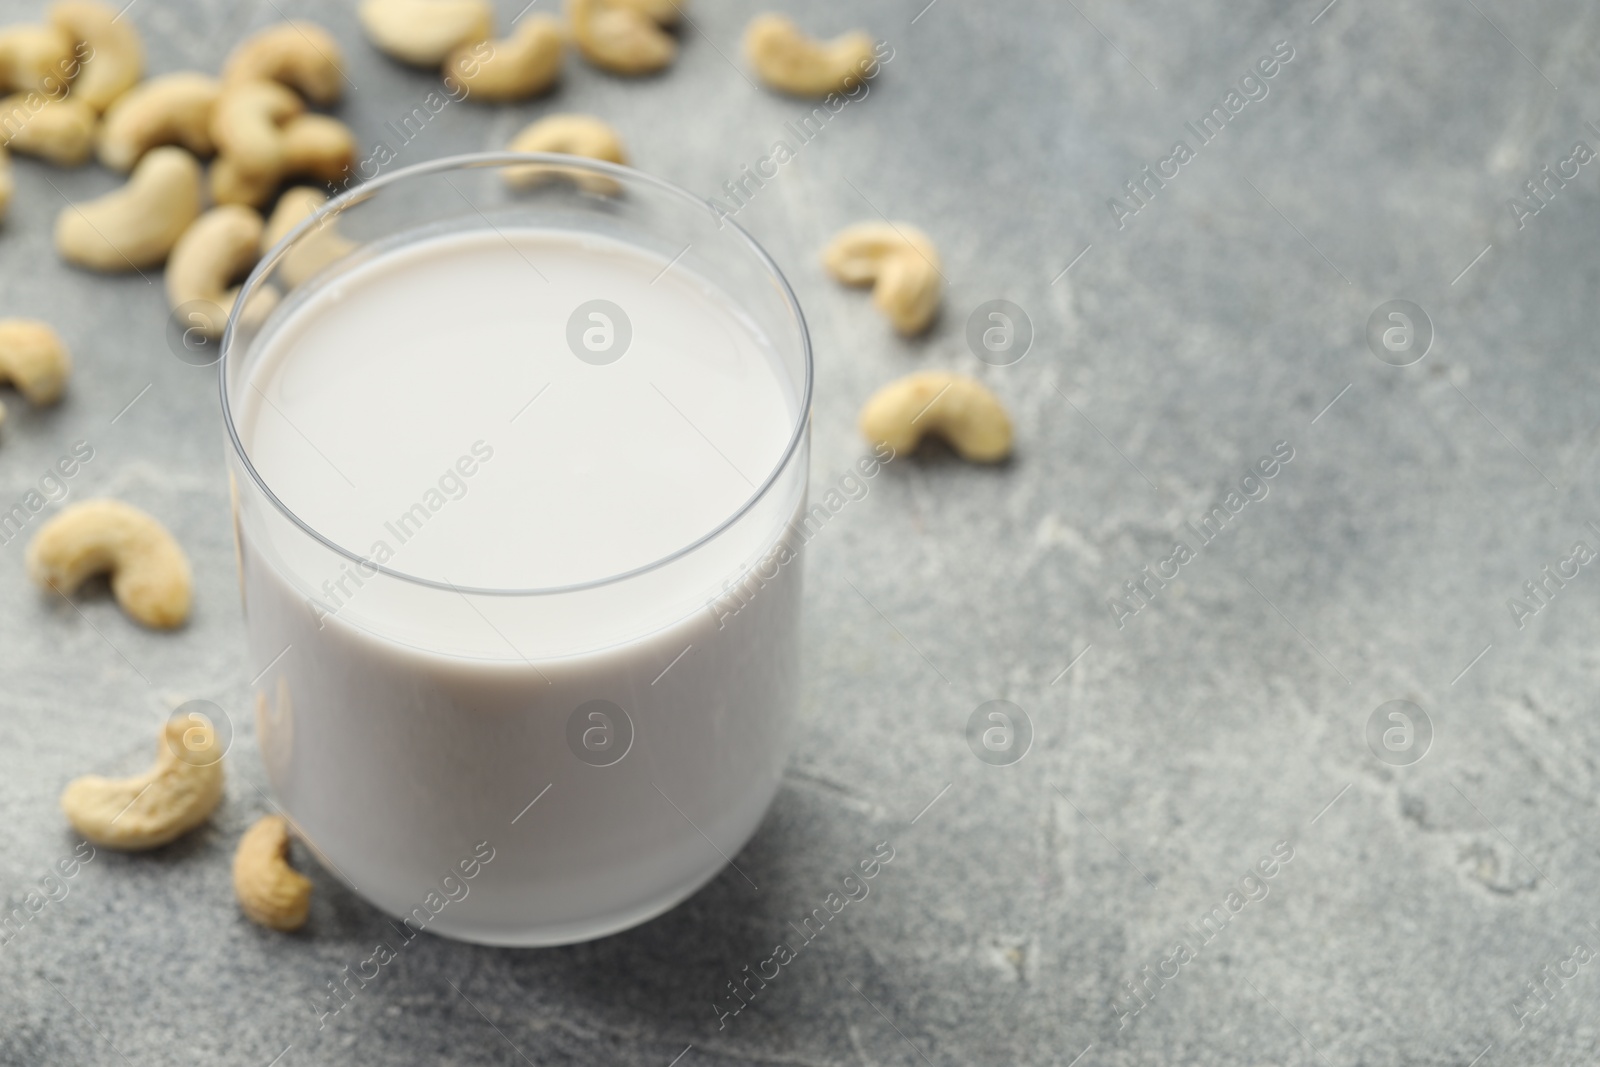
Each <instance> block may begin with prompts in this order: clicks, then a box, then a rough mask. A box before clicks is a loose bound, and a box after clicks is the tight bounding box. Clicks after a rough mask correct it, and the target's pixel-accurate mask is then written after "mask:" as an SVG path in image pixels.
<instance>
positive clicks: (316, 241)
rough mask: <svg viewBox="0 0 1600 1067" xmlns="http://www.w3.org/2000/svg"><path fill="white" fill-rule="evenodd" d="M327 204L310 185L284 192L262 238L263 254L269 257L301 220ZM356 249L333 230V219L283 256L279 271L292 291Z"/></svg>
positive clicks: (310, 231)
mask: <svg viewBox="0 0 1600 1067" xmlns="http://www.w3.org/2000/svg"><path fill="white" fill-rule="evenodd" d="M327 202H328V198H327V196H326V195H324V194H323V192H322V191H321V190H320V189H313V188H311V187H310V186H309V185H301V186H296V187H295V188H293V189H290V190H288V191H287V192H285V193H284V194H283V195H282V196H280V197H279V198H278V206H277V207H276V208H275V209H273V212H272V218H271V219H270V220H268V222H267V228H266V232H265V233H263V234H262V236H261V254H262V255H266V254H267V252H268V251H270V250H271V249H272V248H273V247H274V246H276V245H277V243H278V242H279V241H281V240H283V239H284V238H285V237H287V236H289V231H290V230H292V229H294V228H295V227H296V226H298V225H299V224H300V222H301V220H303V219H304V218H305V217H306V216H307V215H310V214H311V213H312V212H314V211H316V210H317V208H319V207H321V206H322V205H323V204H326V203H327ZM356 248H357V244H356V242H354V241H351V240H349V239H347V238H345V237H342V236H341V235H340V234H339V232H338V231H337V230H335V229H334V220H333V219H331V218H328V219H323V220H322V223H321V224H320V225H319V226H317V227H316V228H314V229H311V230H308V231H307V232H305V233H303V234H301V235H300V237H299V239H298V240H296V241H295V244H294V247H293V248H291V249H289V250H288V251H287V252H285V253H284V256H283V258H282V259H281V260H279V261H278V265H277V268H276V269H277V273H278V276H279V277H281V278H282V279H283V280H284V281H285V282H286V283H287V284H288V285H289V287H290V288H293V287H294V286H297V285H299V284H300V283H301V282H303V281H305V280H306V279H307V278H309V277H311V276H312V275H313V274H315V273H317V272H318V271H319V270H321V269H322V268H323V267H326V266H327V265H328V264H330V263H332V262H334V261H335V260H340V259H343V258H344V257H345V256H347V255H349V254H350V253H351V252H354V251H355V250H356Z"/></svg>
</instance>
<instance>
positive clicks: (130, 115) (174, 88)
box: [69, 71, 222, 173]
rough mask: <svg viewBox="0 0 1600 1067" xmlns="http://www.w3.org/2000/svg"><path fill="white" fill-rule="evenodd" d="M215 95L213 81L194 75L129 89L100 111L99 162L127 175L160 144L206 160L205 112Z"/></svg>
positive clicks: (208, 113)
mask: <svg viewBox="0 0 1600 1067" xmlns="http://www.w3.org/2000/svg"><path fill="white" fill-rule="evenodd" d="M221 92H222V85H221V83H220V82H218V81H217V79H215V78H213V77H211V76H210V75H209V74H201V73H198V72H196V71H180V72H179V73H177V74H163V75H162V76H161V77H159V78H151V79H150V80H149V81H147V82H145V83H144V84H143V85H140V86H138V87H137V88H134V89H132V90H130V91H129V92H127V93H126V94H124V95H123V96H122V97H121V98H120V99H118V100H117V102H116V103H114V104H112V105H111V108H110V110H108V111H107V112H106V116H105V122H104V123H103V124H102V125H101V127H100V162H101V163H104V164H105V165H106V166H108V167H110V168H111V169H112V170H115V171H121V172H123V173H127V172H128V171H130V170H132V169H133V165H134V164H135V163H137V162H139V157H140V156H142V155H144V154H145V153H146V152H148V151H150V149H152V148H156V147H158V146H160V145H164V144H179V145H182V146H183V147H184V148H187V149H188V150H189V151H191V152H193V153H194V154H195V155H197V156H199V157H201V158H202V159H203V158H205V157H207V156H210V155H211V153H212V152H213V151H215V149H214V148H213V146H212V141H211V111H212V109H213V108H214V107H216V104H217V97H218V96H219V95H221ZM69 99H72V98H70V97H69Z"/></svg>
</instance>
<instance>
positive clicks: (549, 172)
mask: <svg viewBox="0 0 1600 1067" xmlns="http://www.w3.org/2000/svg"><path fill="white" fill-rule="evenodd" d="M510 148H511V150H512V151H513V152H560V153H561V154H563V155H568V156H587V157H588V158H590V159H603V160H605V161H606V162H608V163H621V164H624V165H625V164H626V163H627V162H628V151H627V149H626V148H624V147H623V146H622V138H621V137H619V136H617V131H616V130H613V129H612V128H611V127H610V126H607V125H606V124H605V123H604V122H601V121H600V120H599V119H597V118H595V117H594V116H592V115H547V116H545V117H544V118H542V119H540V120H539V121H538V122H535V123H532V124H531V125H529V126H527V127H525V128H524V129H523V131H522V132H521V133H519V134H517V135H516V137H514V138H512V140H511V145H510ZM503 176H504V178H505V182H506V184H507V185H509V186H511V187H512V188H513V189H526V188H528V187H529V186H533V185H538V184H539V183H540V182H543V181H546V180H548V179H550V178H555V177H563V178H571V179H572V180H573V181H575V182H577V183H578V184H579V185H581V186H582V187H584V188H585V189H588V190H590V191H591V192H596V193H602V194H611V193H615V192H617V191H618V186H617V183H616V182H615V181H613V180H612V179H610V178H608V177H606V176H605V175H603V174H593V173H591V172H589V171H584V170H578V169H576V168H573V169H571V170H568V169H566V168H563V167H555V166H549V165H545V164H539V163H528V164H525V165H523V166H516V167H507V168H506V169H505V171H504V172H503Z"/></svg>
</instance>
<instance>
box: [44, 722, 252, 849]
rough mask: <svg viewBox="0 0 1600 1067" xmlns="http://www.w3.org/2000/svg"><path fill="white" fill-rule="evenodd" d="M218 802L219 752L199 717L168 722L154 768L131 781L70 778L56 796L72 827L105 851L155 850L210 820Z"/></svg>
mask: <svg viewBox="0 0 1600 1067" xmlns="http://www.w3.org/2000/svg"><path fill="white" fill-rule="evenodd" d="M221 801H222V752H221V751H220V750H219V747H218V743H217V733H216V730H215V729H213V728H212V725H211V723H209V722H207V721H206V720H205V719H203V718H199V717H192V718H190V719H189V720H188V721H187V722H186V721H184V720H183V719H181V718H179V719H171V720H169V721H168V722H167V725H166V728H165V729H163V730H162V732H161V743H160V746H159V749H158V751H157V752H156V765H155V766H154V767H152V768H150V769H149V770H148V771H146V772H145V773H144V774H141V775H139V776H137V777H135V778H121V779H115V778H101V777H99V776H98V775H89V776H87V777H84V778H78V779H75V780H74V781H73V782H72V783H71V784H69V785H68V786H67V788H66V790H65V791H64V792H62V794H61V810H62V811H64V812H66V815H67V819H68V821H70V822H71V823H72V828H73V829H74V830H77V831H78V833H80V834H82V835H83V836H84V837H85V838H87V839H88V840H89V841H92V842H93V843H94V844H96V845H101V846H103V847H105V848H115V849H122V850H124V851H127V852H142V851H144V850H146V849H152V848H159V847H160V846H162V845H165V844H166V843H168V842H169V841H174V840H176V839H177V838H179V837H181V836H183V835H184V834H186V833H188V832H189V831H190V830H193V829H194V828H195V827H197V826H199V825H200V824H201V823H203V822H205V821H206V820H207V819H209V818H210V817H211V813H212V812H213V811H215V810H216V808H217V805H218V804H219V803H220V802H221Z"/></svg>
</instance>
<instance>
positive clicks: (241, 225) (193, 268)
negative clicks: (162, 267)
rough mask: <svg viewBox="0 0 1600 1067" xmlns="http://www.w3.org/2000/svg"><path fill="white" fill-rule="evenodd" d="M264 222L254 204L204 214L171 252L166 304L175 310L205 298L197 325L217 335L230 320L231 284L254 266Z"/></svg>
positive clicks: (233, 297) (236, 293) (235, 289)
mask: <svg viewBox="0 0 1600 1067" xmlns="http://www.w3.org/2000/svg"><path fill="white" fill-rule="evenodd" d="M265 228H266V224H265V223H263V222H262V221H261V216H260V215H259V214H258V213H257V212H256V210H255V209H254V208H249V207H245V206H243V205H242V204H223V205H222V206H220V207H214V208H212V209H211V210H210V211H208V212H206V213H205V214H204V215H201V216H200V217H199V218H198V219H196V220H195V221H194V225H192V226H190V227H189V228H188V229H187V230H185V231H184V232H183V236H182V237H180V238H178V243H177V244H175V245H173V246H172V255H170V256H168V257H167V278H166V282H167V303H168V304H169V305H170V306H171V307H172V310H174V311H176V310H178V308H180V307H182V306H183V305H184V304H187V303H189V302H190V301H196V300H199V301H205V302H206V303H207V304H208V305H210V306H209V307H206V308H201V309H196V310H198V311H199V314H200V318H201V320H202V321H200V322H197V323H195V324H194V326H195V328H196V329H199V330H200V331H201V332H202V333H203V334H205V336H206V337H208V338H210V339H212V340H216V339H217V338H218V337H221V336H222V331H223V329H224V328H225V327H226V326H227V325H228V316H229V315H230V314H231V313H232V312H233V303H234V301H235V300H237V299H238V297H239V287H238V286H237V285H235V286H233V287H231V288H230V287H229V286H228V283H229V282H231V281H232V280H233V279H234V278H236V277H238V276H239V275H240V274H243V273H244V272H245V271H247V270H249V269H250V268H251V267H252V266H254V265H255V262H256V260H257V259H258V258H259V257H260V255H261V232H262V230H264V229H265Z"/></svg>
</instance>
